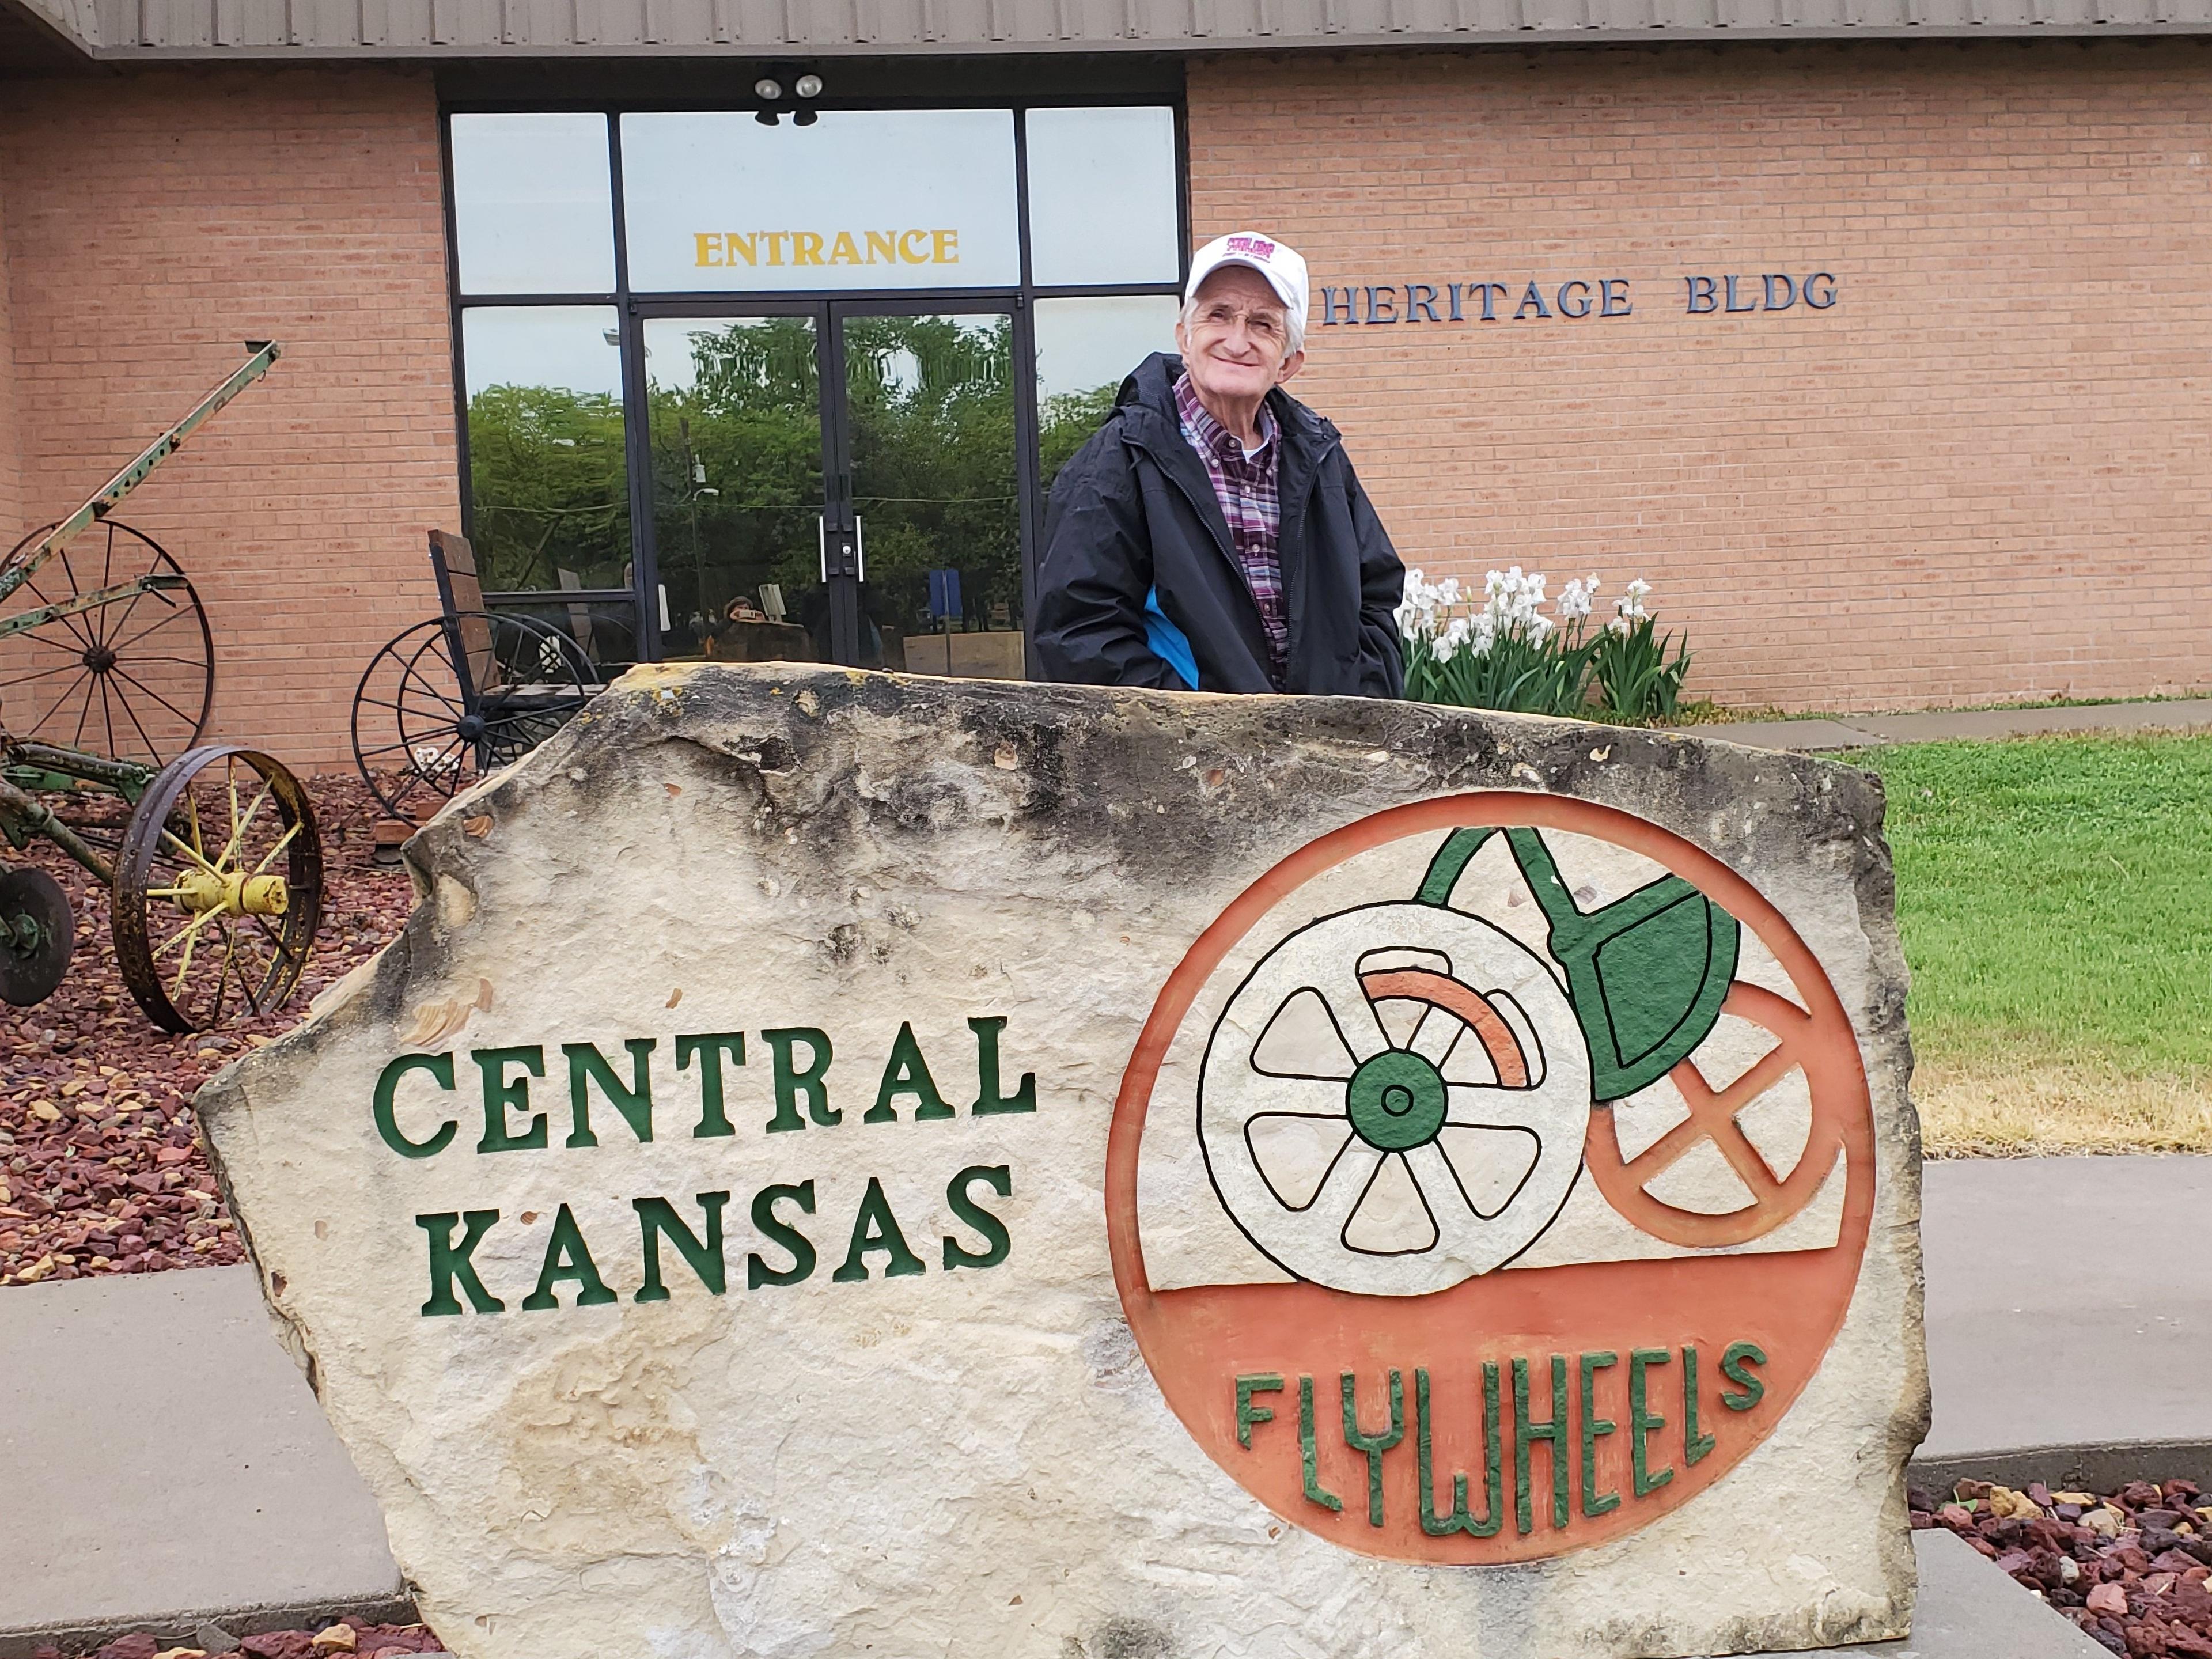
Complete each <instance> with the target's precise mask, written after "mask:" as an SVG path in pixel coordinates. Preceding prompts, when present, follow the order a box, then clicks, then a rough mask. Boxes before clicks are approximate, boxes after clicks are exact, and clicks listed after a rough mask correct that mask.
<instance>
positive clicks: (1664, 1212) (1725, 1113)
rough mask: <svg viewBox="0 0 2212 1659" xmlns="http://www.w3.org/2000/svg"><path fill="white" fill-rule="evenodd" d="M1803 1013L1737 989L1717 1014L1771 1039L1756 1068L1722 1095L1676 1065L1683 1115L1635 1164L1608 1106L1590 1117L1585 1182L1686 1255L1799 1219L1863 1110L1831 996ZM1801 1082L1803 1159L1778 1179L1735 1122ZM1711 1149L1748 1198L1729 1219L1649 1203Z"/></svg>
mask: <svg viewBox="0 0 2212 1659" xmlns="http://www.w3.org/2000/svg"><path fill="white" fill-rule="evenodd" d="M1801 988H1804V987H1801ZM1808 1001H1811V1002H1812V1004H1813V1007H1814V1012H1811V1013H1808V1012H1805V1010H1804V1009H1802V1008H1800V1007H1799V1006H1797V1005H1796V1003H1794V1002H1792V1001H1790V999H1789V998H1787V997H1784V996H1779V995H1778V994H1775V993H1774V992H1772V991H1770V990H1767V989H1766V988H1765V987H1763V986H1758V985H1752V984H1747V983H1746V982H1745V981H1742V980H1738V981H1736V982H1735V984H1734V985H1732V986H1730V987H1729V993H1728V1000H1726V1001H1725V1002H1723V1003H1722V1004H1721V1012H1723V1013H1724V1014H1732V1015H1734V1016H1735V1018H1738V1019H1742V1020H1747V1021H1749V1022H1750V1023H1752V1024H1754V1025H1758V1026H1759V1027H1761V1028H1762V1029H1763V1030H1765V1031H1766V1032H1767V1034H1768V1035H1769V1036H1772V1037H1773V1038H1774V1040H1775V1046H1774V1047H1773V1048H1771V1049H1769V1050H1768V1051H1767V1052H1766V1054H1765V1055H1763V1056H1762V1057H1761V1058H1760V1059H1759V1060H1758V1062H1757V1063H1756V1064H1754V1065H1753V1066H1752V1067H1751V1068H1750V1069H1749V1070H1748V1071H1747V1072H1745V1073H1743V1075H1742V1076H1741V1077H1739V1078H1737V1079H1735V1080H1734V1081H1733V1082H1731V1083H1729V1084H1728V1085H1725V1086H1724V1087H1722V1088H1718V1089H1716V1088H1714V1087H1712V1086H1711V1085H1710V1084H1709V1083H1707V1082H1706V1080H1705V1073H1703V1072H1702V1071H1700V1070H1699V1066H1698V1062H1697V1060H1695V1059H1694V1058H1692V1059H1686V1060H1679V1061H1677V1062H1676V1063H1675V1065H1674V1069H1673V1070H1671V1071H1670V1072H1668V1073H1667V1076H1668V1081H1670V1082H1672V1083H1673V1084H1674V1087H1675V1090H1676V1091H1678V1092H1679V1093H1680V1095H1681V1097H1682V1102H1683V1104H1684V1105H1686V1107H1688V1109H1689V1115H1687V1116H1686V1117H1685V1118H1684V1119H1683V1120H1682V1121H1680V1122H1679V1123H1677V1124H1676V1125H1674V1127H1673V1128H1671V1129H1669V1130H1668V1131H1667V1133H1665V1134H1663V1135H1662V1136H1660V1137H1659V1139H1657V1140H1656V1141H1654V1142H1653V1143H1652V1144H1651V1145H1650V1146H1647V1147H1645V1148H1644V1150H1643V1151H1642V1152H1638V1153H1637V1155H1636V1156H1635V1157H1633V1158H1630V1157H1627V1156H1626V1155H1625V1154H1624V1152H1623V1151H1622V1148H1621V1144H1620V1126H1619V1124H1618V1123H1617V1122H1616V1121H1614V1117H1613V1110H1612V1109H1611V1107H1610V1106H1609V1105H1607V1106H1601V1107H1600V1108H1598V1109H1596V1110H1595V1111H1594V1112H1592V1113H1591V1114H1590V1125H1589V1146H1588V1149H1587V1152H1586V1153H1585V1156H1586V1158H1587V1159H1588V1162H1589V1172H1590V1177H1591V1179H1592V1180H1594V1181H1595V1182H1597V1188H1598V1190H1599V1191H1600V1192H1601V1193H1603V1194H1605V1200H1606V1202H1607V1203H1608V1204H1610V1205H1612V1206H1613V1208H1614V1209H1616V1210H1618V1211H1620V1213H1621V1214H1622V1215H1623V1216H1625V1217H1626V1218H1627V1219H1628V1220H1630V1221H1631V1222H1632V1223H1634V1224H1635V1225H1637V1226H1638V1227H1640V1228H1641V1229H1643V1230H1644V1231H1645V1232H1647V1233H1650V1235H1651V1236H1652V1237H1655V1238H1663V1239H1665V1240H1666V1241H1667V1242H1668V1243H1670V1244H1680V1245H1685V1246H1687V1247H1688V1248H1690V1249H1718V1248H1719V1247H1721V1246H1723V1245H1728V1244H1745V1243H1750V1242H1751V1241H1752V1240H1753V1239H1754V1238H1762V1237H1765V1235H1767V1234H1768V1233H1771V1232H1772V1231H1774V1230H1775V1229H1776V1228H1777V1227H1779V1226H1781V1225H1783V1223H1784V1222H1786V1221H1788V1220H1790V1218H1792V1217H1794V1216H1796V1214H1798V1213H1799V1212H1801V1211H1802V1210H1803V1209H1804V1208H1805V1206H1807V1205H1808V1204H1810V1203H1811V1202H1812V1201H1813V1200H1814V1196H1815V1195H1816V1194H1818V1193H1819V1192H1820V1183H1821V1182H1823V1181H1825V1180H1826V1178H1827V1176H1828V1172H1829V1170H1832V1169H1833V1168H1834V1167H1835V1163H1836V1154H1837V1152H1838V1150H1839V1149H1840V1148H1841V1147H1842V1146H1843V1144H1844V1134H1845V1133H1846V1131H1847V1130H1848V1128H1849V1127H1850V1124H1851V1123H1852V1122H1853V1121H1855V1120H1856V1119H1857V1118H1858V1117H1860V1116H1862V1115H1863V1114H1864V1113H1865V1110H1866V1085H1865V1082H1864V1080H1863V1075H1864V1074H1863V1072H1861V1070H1860V1069H1859V1061H1858V1048H1857V1039H1856V1038H1855V1037H1854V1036H1853V1035H1852V1033H1851V1028H1850V1022H1849V1021H1848V1020H1847V1019H1845V1018H1844V1014H1843V1011H1842V1009H1841V1007H1840V1006H1836V1004H1835V1002H1834V999H1833V998H1832V997H1830V998H1827V999H1826V1000H1821V999H1817V998H1813V997H1811V996H1810V995H1809V994H1808ZM1801 1071H1802V1073H1804V1074H1805V1084H1806V1089H1807V1092H1808V1096H1809V1097H1810V1099H1811V1103H1812V1124H1811V1127H1810V1129H1809V1131H1808V1133H1807V1136H1806V1139H1805V1150H1804V1151H1803V1152H1800V1153H1799V1154H1798V1155H1797V1161H1796V1164H1794V1165H1792V1166H1791V1167H1790V1170H1789V1171H1788V1172H1787V1173H1786V1174H1782V1175H1778V1174H1777V1173H1776V1172H1775V1171H1774V1170H1773V1168H1772V1167H1771V1165H1770V1164H1768V1163H1767V1161H1766V1158H1765V1155H1764V1154H1763V1153H1761V1152H1759V1148H1758V1147H1757V1146H1754V1145H1753V1143H1752V1140H1751V1138H1750V1136H1748V1135H1747V1134H1746V1133H1744V1132H1743V1129H1742V1127H1741V1125H1739V1124H1738V1123H1737V1121H1736V1118H1737V1115H1739V1114H1740V1113H1741V1112H1742V1111H1743V1110H1744V1109H1746V1108H1747V1107H1748V1106H1750V1105H1751V1104H1752V1103H1753V1102H1755V1101H1757V1100H1758V1099H1759V1098H1760V1097H1762V1096H1764V1095H1765V1094H1766V1093H1767V1092H1768V1091H1770V1090H1771V1089H1773V1088H1775V1087H1776V1086H1777V1085H1780V1084H1781V1083H1783V1082H1784V1080H1785V1079H1788V1078H1789V1077H1790V1074H1791V1073H1794V1072H1801ZM1706 1140H1710V1141H1711V1142H1712V1144H1713V1146H1715V1147H1716V1148H1717V1150H1718V1151H1719V1152H1720V1155H1721V1156H1722V1158H1724V1159H1726V1160H1727V1162H1728V1165H1729V1169H1730V1170H1734V1171H1735V1176H1736V1178H1737V1179H1738V1180H1739V1181H1741V1182H1742V1183H1743V1186H1744V1188H1745V1190H1746V1192H1747V1193H1748V1194H1749V1195H1750V1200H1751V1201H1750V1202H1749V1203H1747V1204H1745V1205H1742V1206H1740V1207H1738V1208H1736V1209H1733V1210H1726V1211H1720V1212H1712V1213H1708V1212H1705V1211H1700V1210H1686V1209H1682V1208H1680V1207H1679V1206H1675V1205H1673V1204H1669V1203H1667V1202H1666V1201H1664V1200H1662V1199H1659V1198H1657V1197H1655V1196H1654V1195H1653V1194H1652V1193H1651V1191H1650V1183H1651V1182H1653V1181H1655V1180H1656V1179H1657V1178H1658V1177H1659V1176H1662V1175H1663V1174H1665V1173H1666V1172H1667V1171H1668V1170H1670V1169H1672V1168H1673V1167H1674V1165H1675V1164H1677V1163H1678V1162H1680V1160H1681V1159H1682V1158H1684V1157H1685V1156H1686V1155H1687V1154H1688V1153H1689V1152H1692V1150H1694V1149H1695V1148H1696V1146H1698V1144H1699V1142H1700V1141H1706Z"/></svg>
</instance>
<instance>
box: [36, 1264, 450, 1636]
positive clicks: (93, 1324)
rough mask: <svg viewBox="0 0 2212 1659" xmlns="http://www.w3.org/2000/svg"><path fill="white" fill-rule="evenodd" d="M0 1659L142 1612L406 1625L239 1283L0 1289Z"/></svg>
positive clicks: (358, 1511)
mask: <svg viewBox="0 0 2212 1659" xmlns="http://www.w3.org/2000/svg"><path fill="white" fill-rule="evenodd" d="M0 1402H4V1403H0V1471H4V1474H0V1492H5V1494H6V1501H4V1502H0V1562H4V1563H5V1564H6V1565H5V1568H4V1569H0V1656H7V1659H15V1656H16V1655H18V1654H21V1655H28V1654H29V1653H30V1652H31V1651H32V1650H33V1648H34V1647H35V1646H36V1645H37V1643H38V1638H40V1637H41V1636H49V1637H51V1638H66V1639H63V1640H62V1645H64V1646H68V1645H72V1644H74V1642H75V1640H76V1639H81V1638H87V1637H90V1638H95V1639H105V1638H106V1636H108V1635H112V1634H116V1633H119V1632H123V1631H126V1630H131V1629H135V1628H137V1627H138V1626H139V1624H140V1623H141V1622H142V1621H143V1620H147V1619H148V1618H149V1617H150V1616H153V1615H156V1614H158V1615H161V1618H162V1628H163V1630H164V1631H165V1632H168V1633H176V1634H182V1633H185V1632H190V1631H191V1629H192V1627H193V1626H194V1625H195V1624H196V1623H197V1621H198V1620H199V1619H200V1618H202V1617H214V1616H216V1615H221V1618H220V1622H221V1623H222V1624H223V1625H224V1626H225V1627H226V1628H227V1629H228V1630H229V1631H230V1632H232V1633H233V1634H234V1635H246V1634H249V1633H251V1632H254V1631H257V1630H271V1629H283V1628H287V1627H290V1626H299V1625H303V1624H312V1623H314V1622H316V1621H317V1620H319V1618H320V1616H321V1615H323V1614H324V1613H331V1612H337V1611H346V1612H358V1613H368V1614H371V1615H373V1616H374V1617H376V1618H379V1619H382V1620H391V1619H404V1618H407V1617H411V1614H410V1613H409V1612H408V1607H409V1605H410V1604H409V1602H408V1601H407V1597H406V1595H405V1593H404V1589H403V1587H402V1585H401V1583H400V1581H399V1569H398V1567H396V1566H395V1565H392V1553H391V1551H390V1550H389V1549H388V1548H386V1545H385V1541H384V1521H383V1517H382V1516H380V1515H379V1514H378V1513H377V1509H376V1504H375V1501H374V1499H373V1498H370V1497H369V1495H368V1487H366V1486H363V1485H362V1480H361V1477H360V1476H359V1475H358V1474H356V1473H355V1472H354V1468H353V1465H352V1463H351V1462H349V1461H348V1459H347V1457H346V1455H345V1453H344V1452H343V1450H342V1449H340V1448H339V1446H338V1443H337V1438H336V1437H334V1436H333V1435H332V1434H331V1430H330V1425H328V1424H327V1423H326V1422H325V1421H324V1419H323V1413H322V1408H321V1407H319V1406H318V1405H317V1404H316V1403H315V1398H314V1395H313V1394H311V1393H310V1392H309V1391H308V1389H307V1383H306V1382H305V1381H304V1380H303V1379H302V1378H301V1376H300V1373H299V1371H298V1370H297V1368H296V1367H295V1366H294V1364H292V1361H291V1358H290V1357H289V1355H287V1354H286V1353H285V1352H284V1351H283V1349H282V1348H281V1347H279V1346H277V1344H276V1338H275V1336H274V1335H273V1334H271V1333H270V1328H269V1316H268V1314H267V1312H266V1311H265V1310H264V1309H263V1307H262V1304H261V1291H260V1288H259V1286H258V1284H257V1283H256V1282H255V1279H254V1275H253V1270H252V1268H251V1267H204V1268H195V1269H192V1270H190V1271H179V1272H173V1273H149V1274H133V1275H118V1276H117V1277H113V1278H105V1279H76V1280H74V1281H72V1282H70V1283H69V1284H64V1285H27V1286H21V1287H10V1288H9V1290H7V1291H0ZM10 1638H14V1639H12V1640H11V1639H10ZM86 1645H90V1644H89V1643H87V1644H86Z"/></svg>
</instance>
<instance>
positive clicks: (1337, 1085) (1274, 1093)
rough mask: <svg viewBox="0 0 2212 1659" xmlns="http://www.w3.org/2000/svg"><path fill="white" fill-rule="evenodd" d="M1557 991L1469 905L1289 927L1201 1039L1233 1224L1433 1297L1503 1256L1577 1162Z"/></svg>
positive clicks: (1535, 1228) (1204, 1090) (1569, 1035)
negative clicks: (1466, 909) (1293, 930)
mask: <svg viewBox="0 0 2212 1659" xmlns="http://www.w3.org/2000/svg"><path fill="white" fill-rule="evenodd" d="M1589 1098H1590V1093H1589V1057H1588V1055H1587V1054H1586V1053H1585V1051H1584V1049H1583V1042H1582V1036H1581V1033H1580V1031H1579V1030H1577V1027H1576V1024H1575V1016H1574V1010H1573V1009H1572V1007H1571V1006H1569V1004H1568V1002H1567V998H1566V994H1565V992H1563V991H1562V990H1561V989H1560V988H1559V982H1558V981H1556V980H1554V979H1553V977H1552V975H1551V973H1550V971H1549V970H1548V969H1547V968H1546V967H1545V966H1544V965H1543V963H1541V961H1540V960H1539V959H1538V958H1537V957H1536V956H1535V955H1534V953H1533V952H1532V951H1528V949H1527V948H1526V947H1524V946H1523V945H1521V944H1519V943H1518V942H1517V941H1516V940H1515V939H1512V938H1510V936H1508V935H1507V934H1506V933H1504V932H1502V931H1501V930H1499V929H1498V928H1497V927H1492V926H1491V924H1490V923H1488V922H1486V921H1482V920H1480V918H1478V917H1474V916H1469V915H1462V914H1461V913H1460V912H1458V911H1455V910H1446V909H1442V908H1437V907H1436V906H1433V905H1426V904H1393V903H1386V904H1374V905H1366V906H1363V907H1360V908H1356V909H1352V910H1346V911H1342V912H1340V913H1338V914H1336V915H1331V916H1328V917H1326V918H1324V919H1323V920H1322V921H1316V922H1315V923H1313V924H1312V925H1311V926H1310V927H1304V928H1301V929H1299V930H1298V931H1297V932H1296V933H1292V934H1291V935H1290V936H1289V937H1288V938H1287V939H1284V940H1283V941H1282V942H1281V943H1280V944H1279V945H1277V946H1276V947H1275V949H1274V950H1273V951H1270V952H1269V953H1268V954H1267V956H1266V957H1263V958H1262V959H1261V962H1260V963H1259V964H1258V965H1257V966H1256V967H1255V968H1254V969H1253V970H1252V972H1251V973H1250V975H1249V976H1248V977H1247V978H1246V979H1245V980H1244V981H1243V984H1241V985H1240V986H1239V987H1237V992H1236V994H1235V995H1234V996H1232V997H1231V999H1230V1001H1229V1004H1228V1007H1227V1009H1226V1011H1225V1012H1224V1013H1223V1015H1222V1017H1221V1019H1220V1022H1219V1024H1218V1025H1217V1026H1216V1028H1215V1030H1214V1032H1213V1035H1212V1038H1211V1040H1210V1041H1209V1042H1207V1044H1206V1058H1205V1060H1204V1063H1203V1067H1202V1073H1201V1076H1200V1083H1199V1138H1200V1147H1201V1149H1202V1150H1203V1152H1204V1153H1205V1157H1206V1172H1207V1174H1208V1176H1210V1177H1211V1178H1212V1182H1213V1187H1214V1190H1215V1192H1216V1193H1217V1194H1219V1196H1220V1199H1221V1201H1222V1205H1223V1206H1224V1207H1225V1209H1227V1211H1228V1212H1229V1214H1230V1217H1231V1219H1232V1220H1234V1221H1235V1222H1236V1224H1237V1227H1238V1228H1239V1229H1240V1230H1241V1231H1243V1233H1244V1235H1245V1237H1248V1238H1249V1239H1250V1240H1251V1241H1252V1243H1254V1244H1255V1245H1256V1246H1257V1247H1258V1248H1259V1249H1260V1250H1261V1252H1262V1253H1263V1254H1264V1255H1267V1257H1268V1259H1269V1260H1271V1261H1273V1262H1274V1263H1275V1264H1276V1265H1277V1266H1278V1267H1282V1268H1283V1269H1284V1270H1285V1271H1286V1272H1288V1273H1291V1274H1293V1275H1294V1276H1296V1277H1297V1278H1298V1279H1304V1280H1307V1281H1308V1282H1310V1283H1312V1284H1316V1285H1327V1286H1328V1287H1330V1288H1331V1289H1333V1290H1339V1291H1354V1292H1357V1293H1359V1294H1363V1295H1368V1296H1425V1295H1427V1294H1430V1293H1431V1292H1433V1291H1441V1290H1448V1289H1449V1288H1450V1287H1451V1286H1452V1285H1456V1284H1458V1283H1460V1282H1461V1281H1462V1280H1463V1279H1468V1278H1470V1277H1472V1276H1474V1275H1475V1274H1479V1273H1488V1272H1490V1271H1491V1270H1492V1268H1495V1267H1498V1266H1500V1265H1501V1264H1503V1263H1504V1262H1506V1261H1510V1260H1511V1259H1512V1258H1513V1257H1514V1256H1515V1255H1518V1254H1519V1253H1520V1252H1521V1251H1522V1249H1526V1248H1527V1247H1528V1244H1529V1243H1531V1242H1532V1241H1533V1240H1534V1239H1535V1238H1536V1237H1537V1236H1538V1235H1539V1234H1541V1232H1542V1231H1544V1230H1545V1229H1546V1228H1547V1227H1548V1226H1549V1225H1551V1223H1552V1221H1553V1218H1555V1217H1556V1216H1557V1215H1558V1214H1559V1206H1561V1205H1562V1204H1563V1203H1565V1200H1566V1196H1567V1192H1568V1189H1569V1188H1571V1187H1572V1186H1573V1185H1574V1181H1575V1176H1576V1174H1577V1171H1578V1170H1580V1168H1581V1166H1582V1152H1583V1133H1584V1130H1585V1127H1586V1125H1587V1123H1588V1121H1589Z"/></svg>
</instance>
